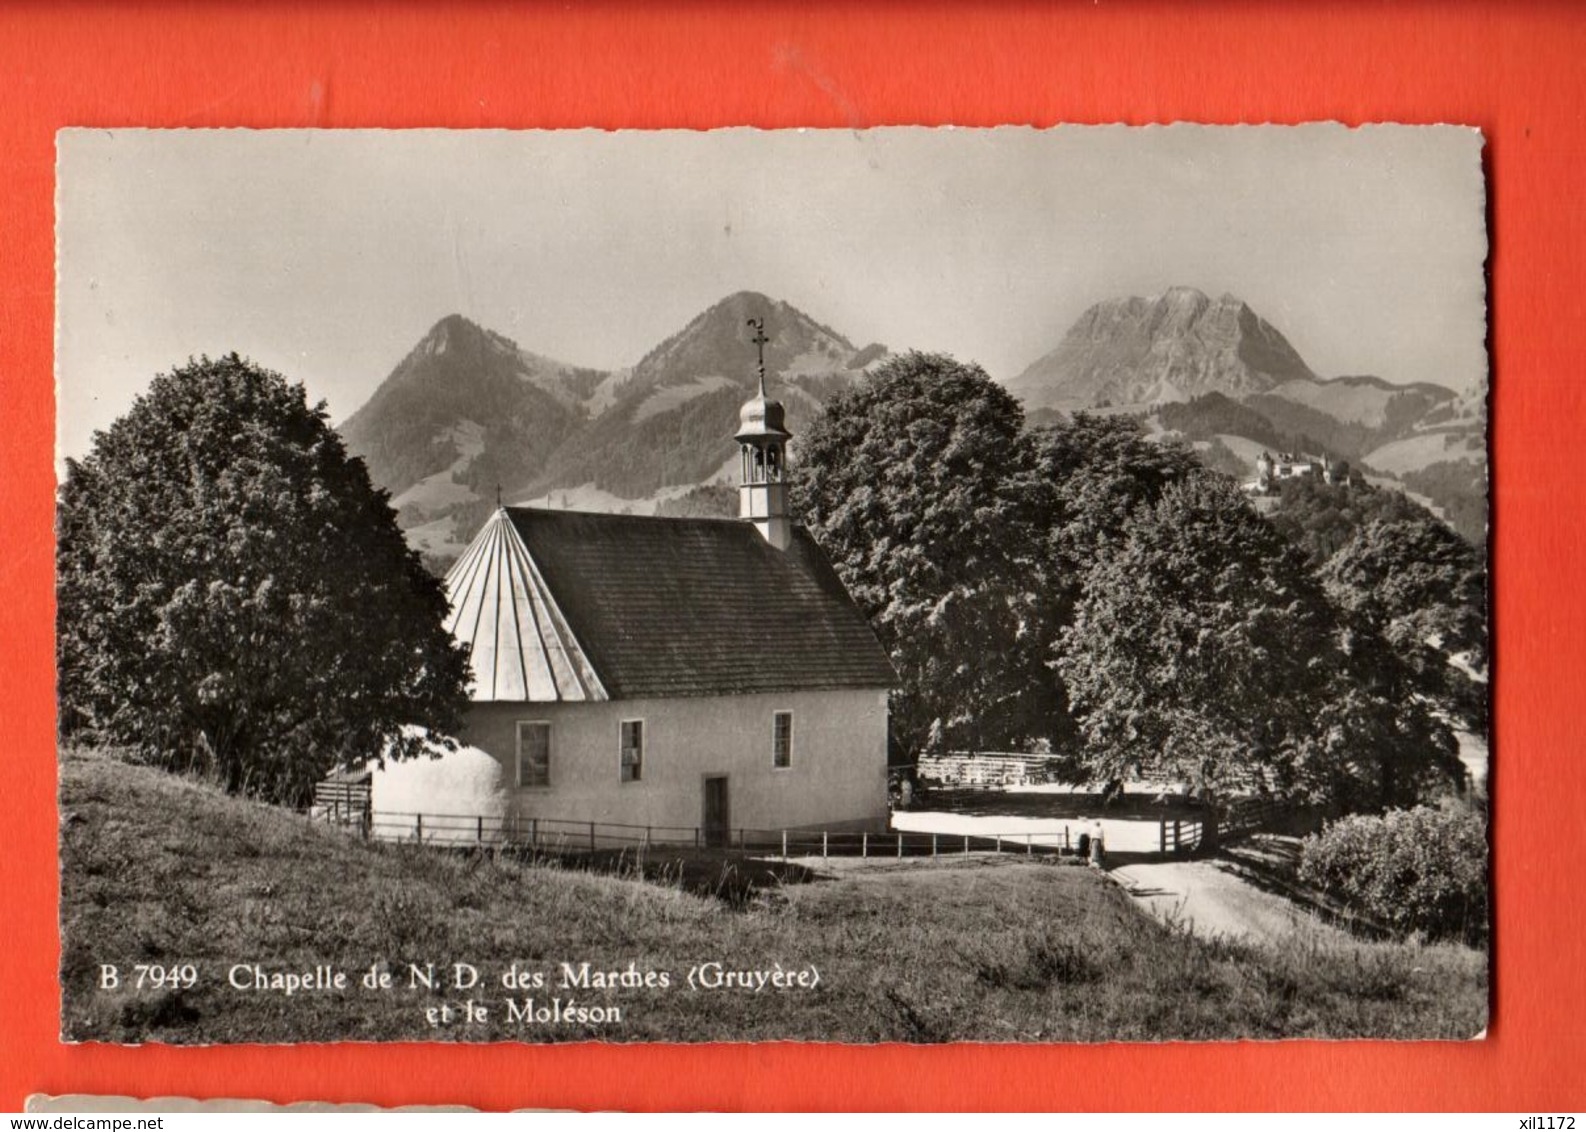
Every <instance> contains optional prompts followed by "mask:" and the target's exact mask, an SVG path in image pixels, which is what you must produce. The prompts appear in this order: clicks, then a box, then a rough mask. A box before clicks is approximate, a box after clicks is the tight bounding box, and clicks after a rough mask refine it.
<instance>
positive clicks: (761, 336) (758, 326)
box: [749, 318, 770, 397]
mask: <svg viewBox="0 0 1586 1132" xmlns="http://www.w3.org/2000/svg"><path fill="white" fill-rule="evenodd" d="M749 325H750V326H752V327H754V337H753V338H751V339H749V341H751V342H753V343H754V345H755V350H756V351H757V353H758V355H759V363H758V364H759V367H760V396H762V397H764V396H765V344H766V343H767V342H769V341H770V339H769V338H767V337H766V336H765V319H763V318H751V319H750V320H749Z"/></svg>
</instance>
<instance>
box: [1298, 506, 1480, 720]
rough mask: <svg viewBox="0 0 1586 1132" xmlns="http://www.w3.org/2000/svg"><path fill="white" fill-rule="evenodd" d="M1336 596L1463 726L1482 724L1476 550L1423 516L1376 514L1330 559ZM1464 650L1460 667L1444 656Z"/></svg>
mask: <svg viewBox="0 0 1586 1132" xmlns="http://www.w3.org/2000/svg"><path fill="white" fill-rule="evenodd" d="M1321 577H1322V580H1323V582H1324V584H1325V585H1326V587H1327V590H1328V593H1329V594H1330V595H1331V596H1332V598H1333V600H1334V601H1335V602H1337V603H1338V605H1339V606H1341V607H1342V608H1343V609H1345V610H1348V611H1349V613H1350V614H1351V615H1353V616H1354V617H1356V618H1357V619H1358V620H1359V621H1360V622H1361V623H1362V624H1363V625H1365V626H1368V627H1369V630H1370V631H1371V632H1373V633H1375V634H1377V635H1379V636H1380V637H1381V638H1382V640H1383V641H1384V642H1385V643H1386V644H1387V646H1388V647H1390V648H1391V649H1392V650H1393V651H1394V652H1395V653H1396V654H1397V655H1398V657H1399V659H1400V661H1401V662H1402V663H1403V664H1404V665H1405V666H1406V668H1407V669H1408V670H1409V672H1410V673H1411V674H1412V676H1413V677H1414V681H1415V690H1416V692H1418V693H1419V694H1421V695H1425V696H1428V697H1431V698H1432V699H1433V700H1434V701H1435V702H1437V703H1438V704H1439V705H1440V706H1441V707H1443V708H1444V709H1445V710H1447V711H1449V712H1451V713H1453V714H1454V715H1456V716H1457V717H1458V718H1460V719H1461V720H1462V721H1463V722H1465V723H1466V725H1467V726H1470V727H1472V728H1474V729H1478V730H1479V729H1483V728H1485V726H1486V702H1487V696H1486V684H1485V682H1484V681H1479V680H1473V679H1472V678H1471V676H1470V675H1469V672H1471V671H1479V670H1482V669H1484V668H1485V667H1486V660H1487V577H1486V570H1485V567H1484V566H1483V563H1482V561H1481V559H1480V558H1479V557H1478V556H1477V554H1476V550H1475V548H1474V547H1472V546H1471V545H1470V544H1469V543H1468V542H1466V541H1465V540H1464V539H1463V538H1461V537H1460V536H1459V535H1458V534H1456V533H1455V532H1454V531H1453V530H1451V529H1450V528H1449V527H1447V526H1445V525H1444V524H1443V523H1440V522H1438V521H1437V520H1436V519H1434V518H1432V517H1430V516H1429V515H1428V516H1425V517H1416V518H1411V519H1408V520H1403V521H1398V522H1384V521H1381V520H1376V521H1373V522H1371V523H1369V524H1367V525H1366V526H1364V527H1362V528H1361V529H1360V530H1358V531H1357V532H1356V533H1355V535H1354V537H1353V538H1351V539H1350V540H1349V542H1348V543H1346V544H1345V545H1344V546H1343V547H1341V548H1340V549H1339V551H1338V552H1337V553H1336V554H1334V555H1333V556H1332V557H1331V558H1330V559H1328V560H1327V562H1326V564H1325V565H1324V566H1323V568H1322V571H1321ZM1453 655H1463V656H1464V658H1465V659H1466V661H1467V665H1466V666H1465V667H1459V666H1455V665H1452V664H1450V663H1449V659H1450V657H1451V656H1453Z"/></svg>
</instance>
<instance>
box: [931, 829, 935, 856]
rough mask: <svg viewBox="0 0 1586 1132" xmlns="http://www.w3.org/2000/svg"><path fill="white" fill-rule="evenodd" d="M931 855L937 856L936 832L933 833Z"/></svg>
mask: <svg viewBox="0 0 1586 1132" xmlns="http://www.w3.org/2000/svg"><path fill="white" fill-rule="evenodd" d="M931 856H933V857H934V856H936V834H934V833H933V834H931Z"/></svg>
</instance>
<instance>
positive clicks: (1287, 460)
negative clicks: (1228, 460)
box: [1242, 451, 1349, 495]
mask: <svg viewBox="0 0 1586 1132" xmlns="http://www.w3.org/2000/svg"><path fill="white" fill-rule="evenodd" d="M1307 476H1309V477H1312V478H1320V479H1321V480H1322V482H1323V483H1329V484H1341V483H1347V482H1348V481H1349V465H1348V464H1347V463H1343V462H1339V463H1337V464H1335V463H1333V462H1332V461H1331V460H1330V459H1328V458H1327V456H1326V455H1325V454H1323V455H1322V456H1321V457H1319V458H1315V459H1313V458H1311V457H1309V456H1302V455H1299V454H1297V453H1294V452H1279V453H1278V454H1277V455H1276V456H1273V455H1272V453H1270V452H1266V451H1263V452H1262V453H1261V455H1260V456H1258V457H1256V478H1255V479H1253V480H1247V481H1246V482H1245V483H1244V484H1243V485H1242V486H1243V487H1244V490H1245V491H1246V492H1247V493H1249V494H1251V495H1273V494H1275V493H1276V492H1277V491H1278V485H1279V484H1281V483H1282V482H1283V481H1284V480H1297V479H1304V478H1305V477H1307Z"/></svg>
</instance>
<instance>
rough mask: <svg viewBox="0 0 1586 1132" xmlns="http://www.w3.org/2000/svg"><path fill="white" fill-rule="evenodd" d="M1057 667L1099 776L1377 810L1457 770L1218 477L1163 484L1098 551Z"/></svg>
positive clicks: (1375, 659) (1378, 664)
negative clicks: (1140, 777) (1133, 774)
mask: <svg viewBox="0 0 1586 1132" xmlns="http://www.w3.org/2000/svg"><path fill="white" fill-rule="evenodd" d="M1058 670H1059V671H1060V672H1061V673H1062V675H1063V678H1064V679H1065V681H1066V682H1067V685H1068V689H1069V695H1070V698H1071V701H1072V705H1073V709H1074V712H1075V714H1076V716H1077V718H1078V719H1079V721H1080V725H1081V731H1082V733H1083V736H1084V739H1085V741H1086V744H1087V750H1088V756H1089V758H1090V760H1091V761H1092V763H1093V765H1094V766H1095V767H1096V769H1097V770H1098V771H1099V772H1101V773H1103V774H1106V775H1108V776H1117V777H1122V776H1123V775H1124V774H1125V773H1126V772H1127V771H1129V770H1131V769H1134V768H1141V769H1148V770H1150V771H1153V772H1156V773H1162V774H1167V775H1170V776H1174V777H1179V778H1182V779H1185V780H1188V781H1191V782H1195V783H1197V784H1199V785H1200V787H1201V788H1202V789H1204V790H1206V791H1208V792H1211V793H1219V792H1223V791H1227V790H1229V789H1232V788H1236V787H1252V786H1254V787H1259V788H1263V789H1271V790H1276V791H1278V792H1281V793H1283V794H1286V795H1291V796H1302V797H1308V798H1312V799H1315V800H1319V801H1320V800H1327V801H1333V802H1344V803H1346V804H1348V805H1349V806H1351V807H1352V808H1353V807H1372V808H1376V807H1382V806H1387V805H1392V804H1397V803H1400V802H1403V801H1408V800H1414V799H1415V798H1417V797H1419V796H1421V794H1422V793H1423V792H1424V791H1425V790H1426V789H1428V788H1429V787H1430V786H1431V785H1432V784H1433V783H1435V782H1437V781H1445V782H1446V781H1451V780H1452V777H1453V775H1454V774H1456V773H1457V766H1456V763H1455V761H1454V757H1453V755H1454V746H1453V740H1452V737H1451V736H1450V735H1449V733H1448V731H1447V728H1446V727H1443V726H1442V725H1441V724H1440V723H1439V722H1438V721H1437V720H1436V719H1435V718H1434V717H1433V716H1432V714H1431V713H1430V712H1429V711H1428V710H1427V709H1426V707H1425V705H1423V704H1421V703H1419V702H1418V701H1417V700H1416V699H1415V697H1414V696H1413V694H1412V690H1411V689H1410V688H1409V687H1408V686H1407V683H1406V681H1405V680H1404V679H1403V678H1402V673H1401V671H1400V669H1399V668H1398V667H1397V665H1396V661H1395V657H1394V656H1393V654H1392V653H1391V652H1390V651H1389V650H1387V649H1385V648H1381V647H1378V642H1376V641H1374V640H1372V639H1370V637H1369V632H1368V631H1367V630H1364V629H1357V630H1355V631H1354V632H1351V631H1350V627H1349V626H1348V625H1347V624H1345V623H1344V622H1342V621H1341V620H1340V618H1339V615H1338V611H1337V610H1336V609H1335V608H1334V607H1333V605H1332V604H1331V602H1330V601H1329V600H1328V598H1327V595H1326V593H1325V591H1324V590H1323V588H1322V586H1321V584H1320V582H1319V581H1318V580H1317V579H1316V578H1315V577H1314V576H1313V575H1312V574H1311V573H1310V572H1309V571H1308V570H1307V569H1306V567H1305V562H1304V559H1303V557H1302V556H1301V554H1300V553H1299V552H1298V551H1297V550H1296V549H1295V548H1294V547H1293V546H1291V545H1290V544H1289V543H1288V542H1287V541H1286V540H1284V539H1283V537H1282V536H1281V535H1279V534H1278V532H1277V531H1276V530H1275V529H1274V528H1273V527H1272V526H1271V525H1270V524H1269V523H1267V522H1265V521H1264V520H1263V519H1262V518H1261V517H1260V516H1259V515H1257V514H1256V513H1255V511H1254V510H1253V509H1252V508H1251V507H1250V506H1249V504H1248V502H1247V501H1246V500H1245V499H1244V498H1243V497H1242V495H1241V494H1240V492H1239V491H1238V489H1237V488H1235V487H1234V486H1233V485H1232V484H1231V483H1229V482H1228V481H1226V480H1224V479H1223V478H1221V477H1218V476H1213V475H1208V474H1202V475H1197V476H1195V477H1193V478H1190V479H1186V480H1185V481H1183V482H1182V483H1178V484H1172V485H1169V486H1167V487H1165V488H1164V489H1163V492H1162V495H1161V498H1160V499H1159V500H1158V501H1157V502H1156V503H1155V504H1153V505H1150V506H1143V507H1140V508H1137V509H1136V510H1134V511H1133V512H1131V513H1130V514H1129V516H1128V518H1127V519H1126V521H1125V523H1124V525H1123V530H1122V537H1121V538H1120V539H1118V540H1116V541H1113V542H1109V543H1106V544H1104V545H1102V547H1101V548H1100V551H1099V553H1098V555H1097V557H1096V560H1095V562H1094V565H1092V566H1091V568H1090V569H1089V571H1088V572H1087V573H1086V575H1085V578H1084V582H1083V595H1082V597H1081V599H1080V602H1079V605H1078V607H1077V609H1076V612H1075V617H1074V620H1073V624H1072V625H1071V626H1070V627H1069V628H1067V629H1066V630H1065V631H1064V633H1063V635H1062V639H1061V645H1060V650H1059V660H1058Z"/></svg>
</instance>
